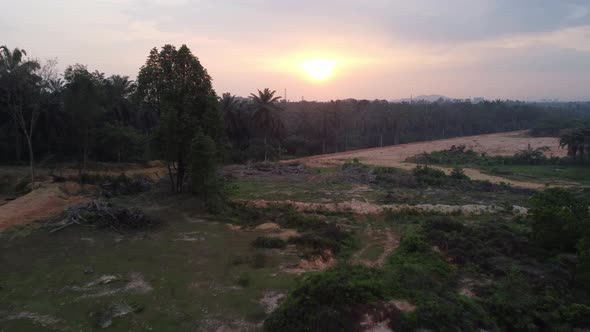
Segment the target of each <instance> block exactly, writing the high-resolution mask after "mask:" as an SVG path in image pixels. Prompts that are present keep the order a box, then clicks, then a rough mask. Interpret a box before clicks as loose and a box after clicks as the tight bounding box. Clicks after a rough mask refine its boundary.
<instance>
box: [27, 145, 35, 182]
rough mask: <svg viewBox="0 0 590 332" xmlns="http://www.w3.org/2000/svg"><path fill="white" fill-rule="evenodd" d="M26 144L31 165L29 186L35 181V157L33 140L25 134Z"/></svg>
mask: <svg viewBox="0 0 590 332" xmlns="http://www.w3.org/2000/svg"><path fill="white" fill-rule="evenodd" d="M27 144H28V146H29V164H30V167H31V186H32V185H33V184H34V183H35V158H34V155H33V142H32V138H31V137H30V136H27Z"/></svg>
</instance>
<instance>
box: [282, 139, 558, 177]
mask: <svg viewBox="0 0 590 332" xmlns="http://www.w3.org/2000/svg"><path fill="white" fill-rule="evenodd" d="M529 144H530V146H531V147H532V148H539V147H544V146H546V147H548V148H549V150H548V151H547V152H546V154H547V156H556V157H563V156H565V155H566V151H565V150H564V149H561V148H560V147H559V139H558V138H553V137H529V136H527V135H526V132H525V131H513V132H506V133H496V134H488V135H478V136H466V137H457V138H450V139H443V140H437V141H428V142H416V143H409V144H400V145H395V146H388V147H383V148H372V149H363V150H354V151H347V152H340V153H334V154H325V155H319V156H311V157H306V158H301V159H296V160H291V161H297V162H301V163H304V164H306V165H308V166H312V167H331V166H335V165H340V164H342V163H344V162H345V161H347V160H351V159H355V158H356V159H358V160H359V161H360V162H362V163H365V164H368V165H374V166H387V167H398V168H403V169H412V168H414V167H415V166H416V165H415V164H411V163H407V162H405V160H406V159H407V158H408V157H411V156H415V155H417V154H420V153H424V152H426V153H428V152H433V151H440V150H445V149H449V148H450V147H451V146H453V145H465V146H466V147H467V148H469V149H473V150H475V151H477V152H485V153H486V154H488V155H492V156H509V155H513V154H514V153H516V152H518V151H519V150H523V149H526V148H527V146H528V145H529ZM438 168H440V169H442V170H444V171H446V172H450V169H448V168H444V167H438ZM465 173H466V174H467V175H468V176H469V177H471V178H472V179H477V180H488V181H490V182H493V183H500V182H505V183H509V184H512V185H514V186H519V187H524V188H531V189H539V188H543V187H544V186H545V185H544V184H543V183H536V182H522V181H514V180H509V179H506V178H503V177H499V176H492V175H488V174H483V173H481V172H480V171H478V170H476V169H465Z"/></svg>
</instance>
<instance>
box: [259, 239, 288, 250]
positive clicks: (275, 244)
mask: <svg viewBox="0 0 590 332" xmlns="http://www.w3.org/2000/svg"><path fill="white" fill-rule="evenodd" d="M252 246H253V247H255V248H268V249H275V248H277V249H280V248H284V247H286V246H287V242H285V241H283V240H281V239H279V238H276V237H266V236H259V237H257V238H256V239H255V240H254V241H252Z"/></svg>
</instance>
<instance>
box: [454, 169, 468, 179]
mask: <svg viewBox="0 0 590 332" xmlns="http://www.w3.org/2000/svg"><path fill="white" fill-rule="evenodd" d="M450 176H451V178H453V179H455V180H469V177H468V176H467V175H466V174H465V171H464V170H463V169H462V168H461V167H455V168H453V170H452V171H451V175H450Z"/></svg>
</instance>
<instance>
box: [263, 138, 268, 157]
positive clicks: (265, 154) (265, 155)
mask: <svg viewBox="0 0 590 332" xmlns="http://www.w3.org/2000/svg"><path fill="white" fill-rule="evenodd" d="M267 153H268V148H267V145H266V133H264V161H265V162H266V161H267V160H268V159H267V157H268V156H267Z"/></svg>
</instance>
